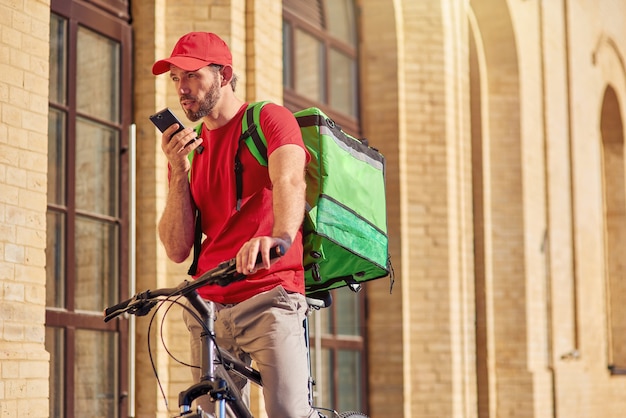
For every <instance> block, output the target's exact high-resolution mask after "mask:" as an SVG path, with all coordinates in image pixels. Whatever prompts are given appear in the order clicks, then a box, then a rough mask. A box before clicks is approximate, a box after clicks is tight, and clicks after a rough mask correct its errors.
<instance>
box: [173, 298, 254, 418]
mask: <svg viewBox="0 0 626 418" xmlns="http://www.w3.org/2000/svg"><path fill="white" fill-rule="evenodd" d="M185 297H186V298H187V300H189V303H190V304H191V305H192V306H193V308H194V309H195V310H196V311H197V312H198V314H199V315H200V318H201V319H202V321H203V324H204V328H205V330H204V332H203V333H202V335H201V339H202V364H201V366H200V367H201V378H200V382H199V383H196V384H194V385H192V386H191V387H189V388H188V389H186V390H184V391H182V392H180V394H179V396H178V406H179V408H180V413H181V415H180V416H181V417H183V416H184V417H189V418H193V417H197V416H199V415H198V414H194V413H193V412H192V411H191V404H192V402H193V401H194V400H195V399H197V398H198V397H200V396H202V395H205V394H209V395H210V396H211V397H212V398H213V399H214V400H215V412H216V413H217V417H219V418H223V417H226V402H227V401H228V403H229V406H230V408H231V409H232V410H233V412H234V413H235V414H236V415H237V417H242V418H252V414H251V413H250V410H249V409H248V407H247V406H246V404H245V403H244V401H243V399H242V398H241V395H240V394H239V391H238V390H237V388H236V387H235V385H234V383H233V381H232V379H230V377H229V376H228V373H226V372H225V373H219V372H218V370H219V366H220V365H221V366H222V367H223V368H224V370H226V369H228V370H233V371H235V372H236V373H239V374H240V375H242V376H243V377H244V378H246V379H248V380H250V381H252V382H253V383H256V384H258V385H262V381H261V375H260V374H259V373H258V372H257V371H256V370H254V369H252V368H251V367H248V366H247V365H245V364H244V363H243V362H242V361H240V360H239V359H236V358H234V357H233V356H231V355H230V354H229V353H228V352H227V351H224V350H220V349H219V347H217V345H216V344H215V318H216V310H215V303H213V302H211V301H205V300H204V299H202V298H201V297H200V296H199V295H198V292H197V291H195V290H194V291H193V292H191V293H188V294H186V295H185ZM225 360H228V362H227V363H226V362H225ZM190 413H192V414H191V415H190Z"/></svg>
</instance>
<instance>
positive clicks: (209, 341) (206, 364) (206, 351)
mask: <svg viewBox="0 0 626 418" xmlns="http://www.w3.org/2000/svg"><path fill="white" fill-rule="evenodd" d="M206 307H207V312H206V314H201V316H202V320H203V321H204V324H205V325H206V327H207V330H208V332H207V331H206V330H205V331H204V332H203V333H202V334H200V335H201V338H202V377H201V378H200V380H211V381H213V380H214V379H215V373H214V368H213V365H214V364H215V361H216V358H215V357H216V351H217V350H216V347H215V319H216V311H215V303H213V302H211V301H206Z"/></svg>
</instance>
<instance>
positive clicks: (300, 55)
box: [294, 29, 326, 103]
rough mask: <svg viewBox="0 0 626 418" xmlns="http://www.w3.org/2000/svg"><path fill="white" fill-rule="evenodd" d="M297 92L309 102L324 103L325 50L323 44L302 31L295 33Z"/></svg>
mask: <svg viewBox="0 0 626 418" xmlns="http://www.w3.org/2000/svg"><path fill="white" fill-rule="evenodd" d="M294 35H295V38H294V43H295V45H296V48H295V54H296V56H295V67H296V68H295V90H296V93H298V94H300V95H302V96H304V97H306V98H307V99H309V100H314V101H316V102H321V103H324V102H325V101H326V97H325V95H324V91H325V89H324V83H325V81H324V59H323V58H324V49H323V45H322V43H321V42H320V41H319V40H318V39H316V38H315V37H313V36H311V35H310V34H308V33H306V32H304V31H302V30H299V29H298V30H296V31H295V34H294Z"/></svg>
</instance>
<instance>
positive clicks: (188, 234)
mask: <svg viewBox="0 0 626 418" xmlns="http://www.w3.org/2000/svg"><path fill="white" fill-rule="evenodd" d="M177 126H178V125H172V126H171V127H170V128H168V129H167V130H166V131H165V132H164V133H163V137H162V138H161V148H162V149H163V152H164V153H165V156H166V157H167V160H168V162H169V164H170V178H169V190H168V193H167V200H166V202H165V209H164V210H163V215H162V216H161V220H160V221H159V238H160V239H161V242H162V243H163V246H164V247H165V252H166V253H167V256H168V257H169V258H170V259H171V260H172V261H174V262H176V263H182V262H183V261H185V260H186V259H187V257H189V253H190V251H191V248H192V247H193V241H194V232H195V227H194V220H195V208H194V205H193V202H192V199H191V191H190V189H189V178H188V176H189V170H190V169H191V166H190V164H189V161H188V160H187V154H188V153H189V152H190V151H191V150H192V149H195V148H196V147H198V146H199V145H200V143H202V140H201V139H199V140H196V141H194V142H192V143H191V144H190V145H187V146H185V144H188V143H190V141H191V140H192V139H193V138H195V136H196V134H195V132H194V131H193V129H191V128H186V129H185V130H184V131H182V132H180V133H178V134H176V135H174V136H173V137H172V138H171V140H170V139H169V138H170V135H171V134H172V133H173V132H174V131H175V130H176V128H177Z"/></svg>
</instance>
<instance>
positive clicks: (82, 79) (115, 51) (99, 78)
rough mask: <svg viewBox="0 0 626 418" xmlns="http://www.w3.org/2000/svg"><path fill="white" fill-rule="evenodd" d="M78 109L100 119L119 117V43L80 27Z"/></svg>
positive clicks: (77, 78)
mask: <svg viewBox="0 0 626 418" xmlns="http://www.w3.org/2000/svg"><path fill="white" fill-rule="evenodd" d="M77 48H78V50H77V54H78V55H77V59H78V62H77V64H76V65H77V67H76V71H77V77H76V92H77V95H76V101H77V110H78V111H79V112H81V113H83V114H87V115H90V116H93V117H96V118H99V119H102V120H106V121H110V122H118V121H119V119H120V64H119V63H120V46H119V43H117V42H114V41H112V40H110V39H108V38H105V37H104V36H102V35H99V34H97V33H96V32H93V31H91V30H89V29H86V28H84V27H80V28H79V30H78V45H77Z"/></svg>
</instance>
